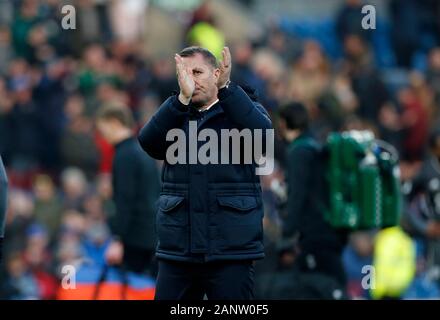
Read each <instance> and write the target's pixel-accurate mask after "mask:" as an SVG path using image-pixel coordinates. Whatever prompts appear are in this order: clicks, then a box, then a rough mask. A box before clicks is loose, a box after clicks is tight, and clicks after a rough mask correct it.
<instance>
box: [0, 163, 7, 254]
mask: <svg viewBox="0 0 440 320" xmlns="http://www.w3.org/2000/svg"><path fill="white" fill-rule="evenodd" d="M7 191H8V177H7V176H6V171H5V168H4V167H3V160H2V158H1V157H0V263H1V262H2V257H3V256H2V253H3V238H4V236H5V223H6V204H7Z"/></svg>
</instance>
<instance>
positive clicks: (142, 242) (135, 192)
mask: <svg viewBox="0 0 440 320" xmlns="http://www.w3.org/2000/svg"><path fill="white" fill-rule="evenodd" d="M133 123H134V122H133V119H132V116H131V113H130V110H128V108H124V107H118V106H105V107H103V108H102V109H100V110H99V111H98V114H97V127H98V129H99V131H100V132H101V133H102V135H103V136H104V138H105V139H107V140H108V141H109V142H110V143H111V144H113V145H114V146H115V156H114V159H113V167H112V185H113V199H114V202H115V205H116V215H115V217H114V220H113V221H111V223H110V226H111V229H112V233H113V235H114V238H115V240H114V241H113V242H112V243H111V244H110V246H109V248H108V250H107V252H106V259H107V262H108V263H109V264H119V263H121V262H123V264H124V265H125V267H126V268H127V269H128V270H131V271H134V272H138V273H141V272H144V271H146V270H147V268H149V267H151V260H152V258H153V254H154V248H155V245H156V235H155V228H154V216H155V202H156V199H157V197H158V194H159V187H160V185H159V173H158V170H157V167H156V163H155V161H154V160H153V159H152V158H150V157H149V156H148V155H146V154H145V153H144V152H143V150H142V149H141V147H140V146H139V143H138V141H137V140H136V138H135V137H134V134H133V129H132V128H133ZM150 271H151V270H150Z"/></svg>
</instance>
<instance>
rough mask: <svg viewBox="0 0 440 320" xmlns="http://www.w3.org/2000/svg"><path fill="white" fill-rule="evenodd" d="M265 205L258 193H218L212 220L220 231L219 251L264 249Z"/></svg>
mask: <svg viewBox="0 0 440 320" xmlns="http://www.w3.org/2000/svg"><path fill="white" fill-rule="evenodd" d="M262 210H263V209H262V205H261V200H260V199H259V197H258V196H256V195H217V206H216V210H215V212H214V213H213V215H212V220H213V222H214V224H215V225H216V227H217V230H218V233H217V235H216V239H215V243H216V245H215V248H214V250H215V251H216V253H220V254H226V253H231V254H233V253H234V252H235V253H246V252H254V251H258V250H260V249H261V250H262V237H263V226H262V217H263V216H262Z"/></svg>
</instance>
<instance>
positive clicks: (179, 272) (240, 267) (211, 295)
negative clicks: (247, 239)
mask: <svg viewBox="0 0 440 320" xmlns="http://www.w3.org/2000/svg"><path fill="white" fill-rule="evenodd" d="M253 289H254V266H253V261H251V260H244V261H215V262H208V263H189V262H178V261H169V260H162V259H161V260H159V272H158V276H157V282H156V296H155V300H202V299H203V298H204V296H205V294H206V296H207V298H208V299H209V300H251V299H253V298H254V292H253Z"/></svg>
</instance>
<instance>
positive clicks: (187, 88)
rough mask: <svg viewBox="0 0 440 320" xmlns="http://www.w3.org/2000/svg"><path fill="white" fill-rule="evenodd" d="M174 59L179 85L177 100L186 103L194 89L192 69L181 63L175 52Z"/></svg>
mask: <svg viewBox="0 0 440 320" xmlns="http://www.w3.org/2000/svg"><path fill="white" fill-rule="evenodd" d="M174 59H175V60H176V71H177V81H178V82H179V87H180V94H179V101H180V102H181V103H183V104H184V105H188V104H189V102H190V101H191V97H192V95H193V93H194V89H195V82H194V79H193V77H192V71H191V70H190V69H189V68H187V66H186V65H185V64H184V63H183V58H182V57H181V56H179V55H178V54H176V55H175V57H174Z"/></svg>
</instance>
